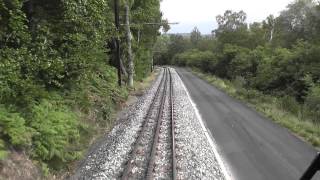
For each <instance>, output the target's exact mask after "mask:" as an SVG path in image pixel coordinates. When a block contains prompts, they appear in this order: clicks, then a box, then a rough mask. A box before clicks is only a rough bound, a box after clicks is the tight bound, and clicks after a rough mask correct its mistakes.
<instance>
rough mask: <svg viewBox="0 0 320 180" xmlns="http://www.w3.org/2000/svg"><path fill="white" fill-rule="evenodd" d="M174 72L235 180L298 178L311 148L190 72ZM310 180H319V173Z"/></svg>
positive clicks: (308, 161) (309, 161)
mask: <svg viewBox="0 0 320 180" xmlns="http://www.w3.org/2000/svg"><path fill="white" fill-rule="evenodd" d="M176 70H177V72H178V73H179V75H180V77H181V79H182V81H183V82H184V84H185V86H186V87H187V89H188V91H189V93H190V96H191V97H192V99H193V101H194V102H195V104H196V105H197V107H198V109H199V112H200V114H201V116H202V118H203V120H204V121H205V123H206V125H207V128H208V129H209V130H210V131H211V134H212V136H213V138H214V139H215V141H216V143H217V145H218V147H219V151H220V152H221V155H222V157H223V158H224V160H225V162H226V164H227V165H228V167H229V168H230V171H231V174H232V176H233V177H234V178H235V179H239V180H260V179H263V180H287V179H288V180H295V179H299V178H300V176H301V175H302V174H303V172H304V171H305V169H306V168H307V166H308V165H309V164H310V163H311V161H312V159H313V158H314V157H315V155H316V149H315V148H313V147H312V146H311V145H309V144H307V143H305V142H303V141H302V140H300V139H299V138H297V137H296V136H294V135H293V134H291V133H290V132H289V131H288V130H287V129H285V128H283V127H280V126H279V125H277V124H275V123H273V122H272V121H271V120H269V119H267V118H265V117H263V116H262V115H260V114H259V113H257V112H256V111H255V110H253V109H252V108H249V107H248V106H246V105H245V104H243V103H241V102H239V101H238V100H235V99H234V98H231V97H230V96H228V95H226V94H225V93H223V92H222V91H220V90H218V89H217V88H215V87H214V86H212V85H210V84H208V83H206V82H205V81H203V80H201V79H200V78H198V77H196V76H195V75H193V74H192V73H191V72H189V71H187V70H185V69H182V68H176ZM314 179H316V180H320V173H319V172H318V174H317V176H316V177H314Z"/></svg>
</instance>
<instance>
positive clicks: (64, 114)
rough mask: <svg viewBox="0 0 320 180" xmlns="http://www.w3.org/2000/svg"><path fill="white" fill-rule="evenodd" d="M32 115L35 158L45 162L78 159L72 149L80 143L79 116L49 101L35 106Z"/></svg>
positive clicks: (43, 101)
mask: <svg viewBox="0 0 320 180" xmlns="http://www.w3.org/2000/svg"><path fill="white" fill-rule="evenodd" d="M32 114H33V119H32V121H31V123H30V125H31V127H32V128H33V129H34V131H35V134H34V136H33V156H34V157H35V158H37V159H40V160H44V161H50V160H52V159H53V158H55V159H57V160H58V161H61V162H65V161H70V160H74V159H76V158H77V152H76V151H74V150H72V149H70V147H71V145H72V144H77V143H78V141H79V132H78V127H79V124H78V120H77V115H76V114H74V113H73V112H71V111H70V110H69V109H68V107H66V106H64V105H60V104H58V103H57V102H49V101H48V100H42V101H41V103H40V104H38V105H35V106H34V107H33V110H32Z"/></svg>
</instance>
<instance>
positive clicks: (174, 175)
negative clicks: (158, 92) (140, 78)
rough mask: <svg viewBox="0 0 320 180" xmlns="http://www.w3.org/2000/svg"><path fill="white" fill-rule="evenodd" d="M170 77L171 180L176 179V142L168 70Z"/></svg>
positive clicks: (171, 87) (171, 89)
mask: <svg viewBox="0 0 320 180" xmlns="http://www.w3.org/2000/svg"><path fill="white" fill-rule="evenodd" d="M169 76H170V103H171V117H170V118H171V138H172V179H173V180H176V179H177V159H176V142H175V121H174V102H173V82H172V75H171V71H170V69H169Z"/></svg>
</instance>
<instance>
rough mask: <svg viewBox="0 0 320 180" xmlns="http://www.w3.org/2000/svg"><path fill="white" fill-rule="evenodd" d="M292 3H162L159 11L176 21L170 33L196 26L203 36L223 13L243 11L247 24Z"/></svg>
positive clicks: (176, 0)
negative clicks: (176, 23)
mask: <svg viewBox="0 0 320 180" xmlns="http://www.w3.org/2000/svg"><path fill="white" fill-rule="evenodd" d="M292 1H293V0H163V1H162V3H161V10H162V12H163V13H164V18H167V19H169V21H170V22H179V23H180V24H179V25H175V26H172V29H171V30H170V32H190V31H191V30H192V28H193V27H194V26H199V29H200V30H201V32H202V33H209V32H211V30H212V29H213V28H211V29H209V27H210V26H211V27H216V22H215V17H216V16H217V15H218V14H223V13H224V12H225V10H228V9H230V10H235V11H239V10H244V11H245V12H246V13H247V16H248V18H247V21H248V22H254V21H262V20H264V19H265V18H266V17H267V16H268V15H270V14H273V15H276V16H277V15H279V12H280V11H282V10H284V9H285V8H286V6H287V5H288V4H289V3H291V2H292Z"/></svg>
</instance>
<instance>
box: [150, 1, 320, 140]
mask: <svg viewBox="0 0 320 180" xmlns="http://www.w3.org/2000/svg"><path fill="white" fill-rule="evenodd" d="M246 19H247V15H246V13H245V12H243V11H239V12H234V11H231V10H227V11H225V13H224V14H223V15H219V16H217V17H216V21H217V23H218V27H217V29H215V30H213V31H212V34H211V35H201V33H200V32H199V30H198V29H197V28H195V29H194V30H193V31H192V32H191V33H190V35H189V36H186V35H183V36H182V35H179V34H176V35H163V36H161V37H160V38H159V40H158V42H157V48H158V49H159V51H158V52H157V54H156V55H155V57H156V62H157V63H158V64H172V65H177V66H188V67H193V68H197V69H200V70H201V71H202V72H205V73H209V74H212V75H214V76H216V77H218V78H222V79H225V80H227V81H230V82H232V83H233V84H236V85H238V86H241V88H244V89H245V90H246V92H244V91H243V92H242V93H247V96H251V97H252V98H255V97H256V96H258V95H259V94H261V93H263V94H262V95H269V96H268V97H278V99H279V104H280V107H282V108H283V109H284V110H285V111H287V112H290V113H293V114H295V116H298V117H299V119H300V120H301V121H309V122H311V123H312V124H313V126H316V127H319V124H320V5H319V2H316V1H313V0H297V1H294V2H292V3H291V4H289V5H288V6H287V8H286V9H285V10H283V11H282V12H281V13H280V15H279V16H278V17H274V16H273V15H270V16H268V17H267V18H266V19H265V20H264V21H262V22H254V23H250V24H248V23H247V22H246ZM249 90H250V91H249ZM262 95H261V96H262ZM268 99H270V98H266V100H268ZM269 101H270V100H269ZM261 103H264V102H261ZM288 126H289V125H288ZM292 128H299V127H292ZM304 131H305V130H304ZM316 131H317V132H318V133H319V128H317V130H316ZM307 134H308V133H307ZM308 136H309V135H308ZM310 136H316V137H319V134H314V133H313V134H312V133H310ZM310 138H311V137H310ZM319 143H320V142H319V141H317V142H314V144H315V145H320V144H319Z"/></svg>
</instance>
